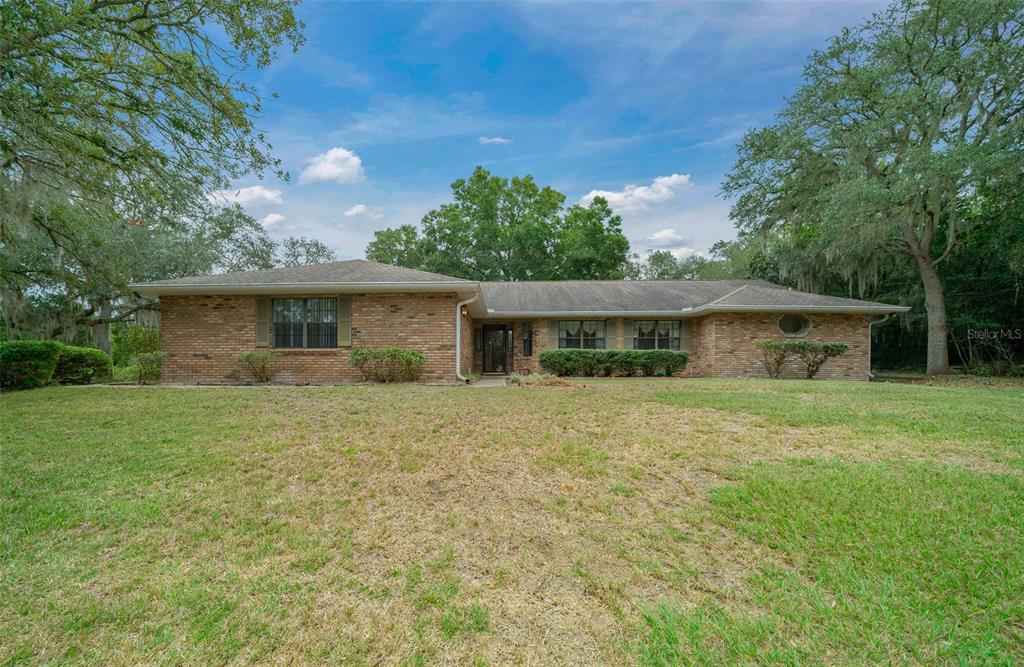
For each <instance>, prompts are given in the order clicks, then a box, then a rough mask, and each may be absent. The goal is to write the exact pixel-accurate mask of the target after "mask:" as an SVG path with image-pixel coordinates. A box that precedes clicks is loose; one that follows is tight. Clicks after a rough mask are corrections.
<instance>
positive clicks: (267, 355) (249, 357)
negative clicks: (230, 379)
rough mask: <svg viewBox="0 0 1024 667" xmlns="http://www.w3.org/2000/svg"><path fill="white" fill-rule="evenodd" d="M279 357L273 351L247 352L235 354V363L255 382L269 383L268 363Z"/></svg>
mask: <svg viewBox="0 0 1024 667" xmlns="http://www.w3.org/2000/svg"><path fill="white" fill-rule="evenodd" d="M279 356H281V353H280V352H275V351H274V350H247V351H245V352H239V353H238V354H236V355H235V361H237V362H238V365H239V366H241V368H242V370H244V371H246V372H247V373H249V375H251V376H252V378H253V379H254V380H256V381H257V382H270V362H271V360H273V359H275V358H276V357H279Z"/></svg>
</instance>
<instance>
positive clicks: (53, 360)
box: [0, 340, 63, 389]
mask: <svg viewBox="0 0 1024 667" xmlns="http://www.w3.org/2000/svg"><path fill="white" fill-rule="evenodd" d="M61 347H63V346H62V345H61V344H60V343H55V342H54V341H52V340H12V341H7V342H5V343H0V387H2V388H3V389H33V388H35V387H42V386H44V385H46V384H49V382H50V381H51V380H52V378H53V372H54V370H55V369H56V368H57V359H58V358H59V357H60V350H61Z"/></svg>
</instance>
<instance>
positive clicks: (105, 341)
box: [92, 299, 111, 354]
mask: <svg viewBox="0 0 1024 667" xmlns="http://www.w3.org/2000/svg"><path fill="white" fill-rule="evenodd" d="M96 312H97V314H98V315H99V316H100V318H102V320H103V321H101V322H98V323H96V324H94V325H92V344H93V345H95V346H96V347H98V348H99V349H101V350H103V351H104V352H106V353H107V354H111V348H110V315H111V307H110V302H109V301H107V300H106V299H104V300H103V301H101V302H100V303H99V307H98V308H97V309H96Z"/></svg>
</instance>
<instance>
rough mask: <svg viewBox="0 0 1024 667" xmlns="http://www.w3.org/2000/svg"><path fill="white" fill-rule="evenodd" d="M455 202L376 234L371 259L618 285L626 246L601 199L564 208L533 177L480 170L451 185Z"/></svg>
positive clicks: (453, 271) (485, 275) (497, 276)
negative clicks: (412, 222) (615, 281)
mask: <svg viewBox="0 0 1024 667" xmlns="http://www.w3.org/2000/svg"><path fill="white" fill-rule="evenodd" d="M452 199H453V201H451V202H450V203H447V204H443V205H442V206H440V207H439V208H436V209H434V210H432V211H430V212H429V213H427V214H426V215H425V216H424V217H423V223H422V232H420V231H419V230H417V229H416V228H415V227H413V226H412V225H404V226H402V227H398V228H392V229H384V230H380V231H378V232H376V234H375V235H374V240H373V241H371V242H370V244H369V246H367V248H366V257H367V259H370V260H373V261H377V262H384V263H387V264H395V265H398V266H406V267H409V268H414V269H421V270H424V271H434V272H437V273H443V274H445V275H452V276H459V277H462V278H469V279H471V280H564V279H618V278H622V277H623V270H624V268H625V266H626V264H627V254H628V252H629V241H628V240H627V239H626V237H625V236H624V235H623V233H622V219H621V218H620V217H619V216H617V215H615V213H614V212H613V211H612V210H611V208H610V207H609V206H608V202H606V201H605V200H604V199H602V198H600V197H598V198H596V199H594V200H593V201H592V202H591V203H590V204H588V205H587V206H580V205H578V204H576V205H573V206H570V207H568V208H566V207H565V205H564V204H565V195H563V194H562V193H560V192H557V191H555V190H554V189H552V188H550V187H543V188H542V187H540V186H538V185H537V183H536V182H534V180H533V178H532V177H531V176H525V177H522V178H511V179H507V178H501V177H499V176H494V175H492V174H491V173H490V172H488V171H487V170H486V169H484V168H483V167H477V168H476V170H475V171H474V172H473V175H472V176H470V177H469V178H468V179H459V180H457V181H455V182H454V183H452Z"/></svg>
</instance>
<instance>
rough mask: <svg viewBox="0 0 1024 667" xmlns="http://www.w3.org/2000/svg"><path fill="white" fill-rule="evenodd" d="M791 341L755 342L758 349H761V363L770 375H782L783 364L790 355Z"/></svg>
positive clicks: (776, 377)
mask: <svg viewBox="0 0 1024 667" xmlns="http://www.w3.org/2000/svg"><path fill="white" fill-rule="evenodd" d="M788 342H789V341H785V340H759V341H757V342H756V343H755V345H756V346H757V349H759V350H761V365H763V366H764V370H765V372H767V373H768V377H770V378H773V379H778V378H779V377H780V376H781V375H782V366H783V364H785V363H786V359H787V358H788V357H789V352H790V350H789V347H788V346H787V345H786V343H788Z"/></svg>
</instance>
